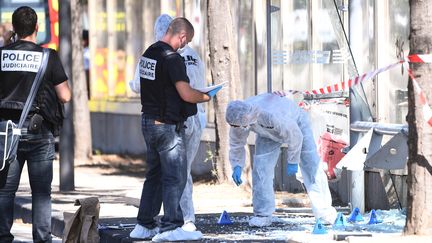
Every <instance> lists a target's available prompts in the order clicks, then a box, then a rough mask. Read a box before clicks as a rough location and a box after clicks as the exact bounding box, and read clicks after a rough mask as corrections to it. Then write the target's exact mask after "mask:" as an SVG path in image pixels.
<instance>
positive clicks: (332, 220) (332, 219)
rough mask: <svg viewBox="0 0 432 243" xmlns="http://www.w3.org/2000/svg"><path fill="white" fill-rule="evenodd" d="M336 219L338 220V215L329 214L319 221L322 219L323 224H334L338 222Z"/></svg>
mask: <svg viewBox="0 0 432 243" xmlns="http://www.w3.org/2000/svg"><path fill="white" fill-rule="evenodd" d="M336 218H337V214H334V213H329V214H327V215H325V216H323V217H321V218H319V219H320V221H321V223H323V224H334V223H335V221H336Z"/></svg>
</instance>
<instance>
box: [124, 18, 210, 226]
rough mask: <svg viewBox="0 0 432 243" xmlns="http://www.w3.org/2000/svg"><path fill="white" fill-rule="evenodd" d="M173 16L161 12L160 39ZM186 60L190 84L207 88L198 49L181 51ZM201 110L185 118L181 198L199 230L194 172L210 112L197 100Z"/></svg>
mask: <svg viewBox="0 0 432 243" xmlns="http://www.w3.org/2000/svg"><path fill="white" fill-rule="evenodd" d="M171 21H172V18H171V17H170V16H169V15H166V14H164V15H161V16H160V17H159V18H158V19H157V20H156V22H155V27H154V31H155V38H156V40H160V39H161V38H162V37H163V36H164V34H165V33H166V31H167V29H168V26H169V24H170V22H171ZM177 52H178V53H179V54H180V55H181V56H182V57H183V58H184V60H185V65H186V72H187V75H188V77H189V84H190V86H191V87H192V88H203V87H204V86H205V66H204V63H203V62H202V60H201V58H200V57H199V55H198V53H197V52H196V51H195V50H193V49H192V48H191V47H190V46H189V45H186V46H185V47H184V48H182V49H179V50H178V51H177ZM129 86H130V88H131V89H132V91H134V92H136V93H139V92H140V76H139V63H138V64H137V67H136V70H135V76H134V79H133V80H131V81H130V82H129ZM197 110H198V112H197V114H195V115H193V116H190V117H189V118H188V119H187V120H186V122H185V126H186V129H185V136H186V137H185V139H184V141H187V142H186V151H187V155H186V156H187V175H188V178H187V182H186V186H185V189H184V191H183V195H182V197H181V199H180V207H181V209H182V212H183V220H184V223H185V225H186V224H187V223H189V222H191V223H193V225H192V226H190V227H192V228H190V227H188V228H185V230H190V231H193V230H195V229H196V228H195V225H194V224H195V210H194V205H193V201H192V187H193V181H192V176H191V173H190V172H191V167H192V162H193V161H194V158H195V156H196V154H197V152H198V148H199V145H200V140H201V134H202V132H203V130H204V128H205V126H206V122H207V121H206V112H205V108H204V105H203V104H202V103H198V104H197Z"/></svg>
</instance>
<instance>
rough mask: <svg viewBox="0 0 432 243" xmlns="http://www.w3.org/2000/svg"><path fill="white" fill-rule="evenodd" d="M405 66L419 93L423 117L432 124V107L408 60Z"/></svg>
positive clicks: (416, 91) (415, 89) (415, 90)
mask: <svg viewBox="0 0 432 243" xmlns="http://www.w3.org/2000/svg"><path fill="white" fill-rule="evenodd" d="M404 66H405V67H406V68H407V70H408V75H409V76H410V77H411V80H412V81H413V85H414V92H415V93H416V94H417V95H418V100H419V103H420V105H421V106H422V113H423V117H424V119H425V120H426V122H427V123H428V124H429V125H430V126H432V109H431V108H430V106H429V103H428V101H427V98H426V95H425V93H424V92H423V90H422V89H421V88H420V85H419V84H418V82H417V80H416V79H415V77H414V74H413V72H412V70H411V69H410V68H409V66H408V63H407V62H405V63H404Z"/></svg>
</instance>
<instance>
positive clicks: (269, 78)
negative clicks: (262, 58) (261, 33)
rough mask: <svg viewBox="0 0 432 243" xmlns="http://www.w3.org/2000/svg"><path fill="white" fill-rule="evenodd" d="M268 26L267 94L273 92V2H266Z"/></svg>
mask: <svg viewBox="0 0 432 243" xmlns="http://www.w3.org/2000/svg"><path fill="white" fill-rule="evenodd" d="M266 16H267V18H266V25H267V30H266V34H267V92H269V93H270V92H272V64H271V55H272V53H271V0H267V1H266Z"/></svg>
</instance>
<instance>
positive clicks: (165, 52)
mask: <svg viewBox="0 0 432 243" xmlns="http://www.w3.org/2000/svg"><path fill="white" fill-rule="evenodd" d="M174 54H177V52H174V51H171V50H163V52H162V57H163V61H164V62H165V58H167V57H168V56H171V55H174ZM162 65H163V64H162ZM160 87H161V90H160V93H161V95H162V105H161V107H160V109H159V117H160V119H161V122H166V121H165V110H166V103H167V100H166V95H165V87H164V83H161V85H160Z"/></svg>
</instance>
